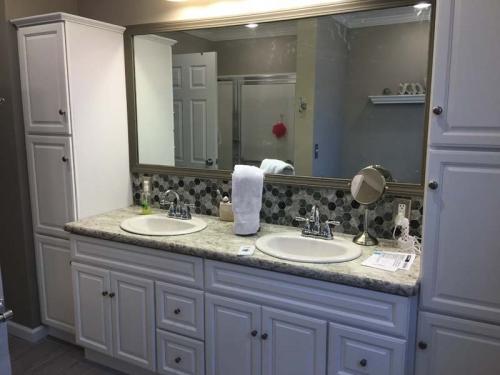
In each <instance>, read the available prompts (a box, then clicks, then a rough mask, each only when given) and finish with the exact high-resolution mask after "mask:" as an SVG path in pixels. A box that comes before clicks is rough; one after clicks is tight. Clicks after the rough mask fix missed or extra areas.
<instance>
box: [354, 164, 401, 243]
mask: <svg viewBox="0 0 500 375" xmlns="http://www.w3.org/2000/svg"><path fill="white" fill-rule="evenodd" d="M391 179H392V177H391V174H390V173H389V171H387V170H386V169H385V168H383V167H381V166H380V165H371V166H368V167H366V168H363V169H362V170H360V171H359V172H358V174H356V176H354V178H353V179H352V182H351V194H352V197H353V198H354V199H355V200H356V201H357V202H358V203H360V204H363V205H365V206H368V205H370V204H372V203H376V202H377V201H378V200H379V199H380V198H381V197H382V195H383V194H384V192H385V190H386V189H387V182H388V181H391ZM364 219H365V220H364V224H363V232H360V233H359V234H358V235H357V236H356V237H354V239H353V242H354V243H357V244H358V245H363V246H373V245H377V244H378V240H377V239H376V238H375V237H374V236H372V235H371V234H370V233H369V232H368V207H366V208H365V215H364Z"/></svg>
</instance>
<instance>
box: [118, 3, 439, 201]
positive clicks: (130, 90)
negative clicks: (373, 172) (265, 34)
mask: <svg viewBox="0 0 500 375" xmlns="http://www.w3.org/2000/svg"><path fill="white" fill-rule="evenodd" d="M428 1H429V2H430V3H431V4H432V13H431V20H430V22H431V25H430V26H431V27H430V35H429V56H428V71H427V86H428V87H427V92H426V100H425V105H424V111H425V116H424V122H425V123H424V138H423V139H424V142H423V145H422V147H423V153H422V174H421V178H420V183H419V184H415V183H397V182H388V183H387V193H390V194H397V195H405V196H422V195H423V193H424V182H425V169H426V168H425V167H426V160H427V152H426V151H427V136H428V128H429V116H430V115H429V108H430V98H431V95H430V91H431V90H430V83H431V82H432V61H433V47H434V27H435V14H436V0H428ZM418 2H419V1H417V0H342V1H337V2H335V4H326V5H319V6H313V7H305V8H299V9H293V10H283V11H274V12H269V13H265V14H250V15H240V16H231V17H223V18H209V19H200V20H185V21H172V22H162V23H149V24H139V25H130V26H127V27H126V30H125V33H124V45H125V74H126V86H127V114H128V136H129V158H130V171H131V172H132V173H143V174H166V175H175V176H192V177H199V178H213V179H217V180H230V179H231V173H232V171H230V170H210V169H207V170H204V169H196V168H181V167H175V166H162V165H150V164H140V163H139V149H138V133H137V111H136V97H135V93H136V92H135V67H134V44H133V37H134V35H145V34H155V33H163V32H169V31H183V30H193V29H202V28H212V27H222V26H237V25H242V24H246V23H249V22H257V23H264V22H272V21H284V20H289V19H298V18H307V17H316V16H325V15H331V14H340V13H348V12H355V11H368V10H375V9H384V8H394V7H402V6H410V5H415V4H417V3H418ZM265 182H266V183H271V184H272V183H277V184H286V185H299V186H308V187H309V186H310V187H321V188H333V189H344V190H349V183H350V179H345V178H330V177H308V176H283V175H266V177H265Z"/></svg>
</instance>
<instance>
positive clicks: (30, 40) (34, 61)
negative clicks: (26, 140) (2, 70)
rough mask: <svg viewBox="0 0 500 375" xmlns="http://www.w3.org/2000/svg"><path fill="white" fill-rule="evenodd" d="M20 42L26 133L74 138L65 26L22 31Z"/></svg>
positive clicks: (26, 28)
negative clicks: (72, 134) (70, 109)
mask: <svg viewBox="0 0 500 375" xmlns="http://www.w3.org/2000/svg"><path fill="white" fill-rule="evenodd" d="M18 42H19V63H20V69H21V88H22V97H23V108H24V122H25V127H26V131H27V132H29V133H40V134H42V133H43V134H70V133H71V128H70V125H69V97H68V87H67V71H66V50H65V36H64V24H63V23H62V22H60V23H52V24H47V25H37V26H32V27H23V28H20V29H19V32H18Z"/></svg>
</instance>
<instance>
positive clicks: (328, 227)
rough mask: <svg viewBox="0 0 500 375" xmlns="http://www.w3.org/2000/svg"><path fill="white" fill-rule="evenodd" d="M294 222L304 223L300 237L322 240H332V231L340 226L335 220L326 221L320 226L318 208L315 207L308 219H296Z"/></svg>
mask: <svg viewBox="0 0 500 375" xmlns="http://www.w3.org/2000/svg"><path fill="white" fill-rule="evenodd" d="M295 220H296V221H298V222H304V227H303V228H302V236H304V237H314V238H322V239H324V240H333V232H334V229H335V227H336V226H337V225H340V222H338V221H335V220H327V221H326V222H325V223H324V224H322V223H321V221H320V215H319V207H318V206H316V205H314V206H313V207H312V210H311V216H310V217H309V218H307V217H296V218H295Z"/></svg>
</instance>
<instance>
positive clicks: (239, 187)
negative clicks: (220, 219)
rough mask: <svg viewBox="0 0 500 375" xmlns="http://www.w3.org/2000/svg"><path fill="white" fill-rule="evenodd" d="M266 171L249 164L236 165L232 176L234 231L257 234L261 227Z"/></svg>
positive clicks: (242, 233)
mask: <svg viewBox="0 0 500 375" xmlns="http://www.w3.org/2000/svg"><path fill="white" fill-rule="evenodd" d="M263 186H264V172H263V171H262V170H261V169H259V168H257V167H252V166H249V165H235V166H234V172H233V176H232V194H231V198H232V204H233V214H234V227H233V229H234V233H235V234H240V235H249V234H255V233H257V231H258V230H259V228H260V209H261V208H262V188H263Z"/></svg>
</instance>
